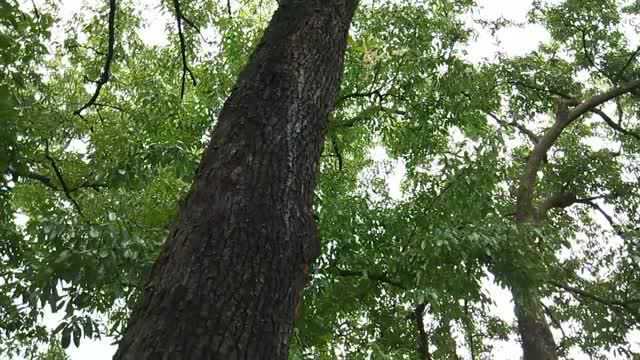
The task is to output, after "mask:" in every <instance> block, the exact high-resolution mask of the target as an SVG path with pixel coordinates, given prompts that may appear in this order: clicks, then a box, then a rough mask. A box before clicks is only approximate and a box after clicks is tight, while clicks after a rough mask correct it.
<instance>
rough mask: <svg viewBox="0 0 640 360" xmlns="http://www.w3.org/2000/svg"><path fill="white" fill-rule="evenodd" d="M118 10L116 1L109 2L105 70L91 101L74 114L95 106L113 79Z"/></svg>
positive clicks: (96, 82)
mask: <svg viewBox="0 0 640 360" xmlns="http://www.w3.org/2000/svg"><path fill="white" fill-rule="evenodd" d="M117 8H118V6H117V4H116V0H109V26H108V32H109V40H108V45H107V55H106V56H105V61H104V68H103V69H102V73H101V74H100V78H99V79H98V80H97V81H95V84H96V89H95V91H94V92H93V95H92V96H91V98H89V101H87V103H86V104H84V105H82V107H80V109H78V110H76V111H74V112H73V113H74V114H75V115H80V114H81V113H82V111H84V110H85V109H87V108H88V107H90V106H91V105H93V104H95V102H96V100H98V96H100V90H102V87H103V86H104V84H106V83H107V81H109V78H111V63H112V62H113V56H114V48H115V43H116V10H117Z"/></svg>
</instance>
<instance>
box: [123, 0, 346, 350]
mask: <svg viewBox="0 0 640 360" xmlns="http://www.w3.org/2000/svg"><path fill="white" fill-rule="evenodd" d="M356 6H357V0H305V1H302V0H281V1H280V6H279V8H278V10H277V11H276V13H275V14H274V16H273V18H272V20H271V22H270V24H269V26H268V28H267V30H266V32H265V34H264V37H263V39H262V41H261V43H260V45H258V47H257V48H256V50H255V52H254V54H253V55H252V57H251V59H250V60H249V63H248V65H247V66H246V68H245V69H244V71H243V72H242V73H241V75H240V76H239V78H238V80H237V83H236V86H235V87H234V89H233V90H232V93H231V95H230V97H229V98H228V99H227V101H226V103H225V105H224V107H223V109H222V111H221V113H220V116H219V118H218V122H217V124H216V126H215V129H214V131H213V135H212V139H211V142H210V143H209V145H208V147H207V149H206V151H205V154H204V156H203V158H202V161H201V163H200V167H199V169H198V174H197V176H196V179H195V181H194V184H193V186H192V189H191V192H190V194H189V196H188V197H187V198H186V200H185V202H184V203H183V205H182V206H181V209H180V212H179V216H178V220H177V222H176V224H175V225H174V227H173V228H172V231H171V233H170V235H169V237H168V239H167V241H166V243H165V244H164V246H163V249H162V251H161V254H160V256H159V258H158V259H157V261H156V263H155V264H154V267H153V269H152V271H151V274H150V277H149V280H148V282H147V284H146V286H145V290H144V294H143V298H142V301H141V302H140V304H139V305H138V306H137V307H136V308H135V310H134V311H133V314H132V317H131V320H130V321H129V325H128V328H127V331H126V333H125V335H124V337H123V339H122V341H121V342H120V345H119V348H118V351H117V353H116V355H115V356H114V359H118V360H123V359H129V360H133V359H135V360H145V359H153V360H157V359H190V360H194V359H224V360H233V359H286V358H287V355H288V341H289V336H290V334H291V332H292V328H293V321H294V316H295V315H294V314H295V309H296V306H297V304H298V302H299V301H300V293H301V291H302V289H303V287H304V278H305V272H306V269H307V268H308V265H309V263H310V262H311V261H313V259H314V258H315V257H316V256H317V255H318V252H319V244H318V239H317V234H316V227H315V223H314V221H313V217H312V208H311V201H312V198H313V189H314V186H315V178H316V174H317V172H318V162H319V158H320V152H321V148H322V144H323V141H324V133H325V128H326V123H327V116H328V113H329V112H330V111H331V110H332V109H333V106H334V103H335V99H336V94H337V91H338V88H339V83H340V78H341V74H342V70H343V57H344V51H345V47H346V37H347V33H348V29H349V26H350V23H351V18H352V16H353V13H354V11H355V8H356Z"/></svg>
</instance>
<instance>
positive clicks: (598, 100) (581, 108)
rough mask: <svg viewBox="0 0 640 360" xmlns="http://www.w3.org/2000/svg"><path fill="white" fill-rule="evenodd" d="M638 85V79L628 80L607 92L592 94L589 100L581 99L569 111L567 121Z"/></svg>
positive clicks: (639, 83)
mask: <svg viewBox="0 0 640 360" xmlns="http://www.w3.org/2000/svg"><path fill="white" fill-rule="evenodd" d="M638 87H640V79H637V80H632V81H629V82H627V83H624V84H622V85H620V86H617V87H614V88H612V89H610V90H609V91H607V92H604V93H602V94H599V95H596V96H593V97H592V98H590V99H589V100H586V101H583V102H582V103H581V104H580V105H578V106H576V107H575V108H574V109H573V110H572V111H571V112H569V116H568V119H567V121H568V122H572V121H574V120H576V119H577V118H579V117H580V116H582V115H584V114H585V113H586V112H588V111H591V110H592V109H595V108H596V107H598V106H600V105H602V104H604V103H605V102H607V101H609V100H611V99H614V98H616V97H618V96H620V95H624V94H626V93H628V92H631V91H633V90H635V89H636V88H638Z"/></svg>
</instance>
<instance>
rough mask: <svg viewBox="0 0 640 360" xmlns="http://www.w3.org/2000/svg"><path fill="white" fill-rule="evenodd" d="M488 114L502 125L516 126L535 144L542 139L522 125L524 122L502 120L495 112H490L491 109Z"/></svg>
mask: <svg viewBox="0 0 640 360" xmlns="http://www.w3.org/2000/svg"><path fill="white" fill-rule="evenodd" d="M486 114H487V115H488V116H490V117H491V118H493V119H494V120H495V121H496V122H498V124H500V125H503V126H511V127H514V128H516V129H518V130H520V132H521V133H522V134H523V135H525V136H527V137H528V138H529V140H531V142H532V143H533V144H537V143H538V141H540V139H539V138H538V135H536V134H534V133H533V131H531V130H529V129H527V128H526V127H525V126H524V125H522V124H520V123H518V122H516V121H511V122H508V121H505V120H502V119H500V118H499V117H498V116H497V115H496V114H494V113H492V112H490V111H489V112H486Z"/></svg>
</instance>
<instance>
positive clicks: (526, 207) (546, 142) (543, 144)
mask: <svg viewBox="0 0 640 360" xmlns="http://www.w3.org/2000/svg"><path fill="white" fill-rule="evenodd" d="M639 86H640V80H634V81H630V82H628V83H625V84H622V85H620V86H618V87H615V88H612V89H610V90H608V91H606V92H604V93H602V94H598V95H595V96H593V97H591V98H589V99H588V100H585V101H583V102H582V103H580V104H578V105H577V106H576V107H575V108H573V110H571V111H569V110H568V106H569V105H572V104H573V103H574V101H573V100H567V101H565V100H562V99H558V101H557V106H558V112H557V114H556V121H555V123H554V124H553V126H551V127H550V128H549V129H547V131H546V132H545V133H544V135H543V136H542V137H540V141H539V142H538V143H537V144H536V145H535V146H534V148H533V150H532V151H531V153H530V155H529V159H528V161H527V164H526V166H525V170H524V172H523V173H522V176H521V177H520V185H519V189H518V195H517V203H516V220H517V221H521V222H524V221H528V220H531V218H532V216H533V215H534V213H535V208H534V205H533V194H534V190H535V187H536V182H537V173H538V170H539V169H540V166H541V164H542V162H543V160H544V159H545V157H546V155H547V151H549V149H550V148H551V147H552V146H553V145H554V144H555V142H556V140H557V139H558V137H559V136H560V134H561V133H562V131H563V130H564V129H565V128H566V127H567V126H569V125H570V124H571V123H572V122H573V121H575V120H576V119H578V118H579V117H580V116H582V115H583V114H585V113H586V112H588V111H592V110H593V109H594V108H596V107H598V106H600V105H602V104H603V103H605V102H607V101H609V100H611V99H614V98H616V97H618V96H620V95H623V94H625V93H628V92H630V91H632V90H634V89H636V88H637V87H639Z"/></svg>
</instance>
